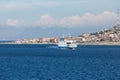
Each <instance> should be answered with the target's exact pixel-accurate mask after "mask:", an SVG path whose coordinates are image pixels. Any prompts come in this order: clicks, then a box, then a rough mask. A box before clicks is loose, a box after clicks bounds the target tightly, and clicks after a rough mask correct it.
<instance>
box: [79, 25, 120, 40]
mask: <svg viewBox="0 0 120 80" xmlns="http://www.w3.org/2000/svg"><path fill="white" fill-rule="evenodd" d="M79 38H80V39H81V41H80V42H119V41H120V25H116V26H114V27H113V28H110V29H105V30H101V31H99V32H94V33H84V34H82V35H79Z"/></svg>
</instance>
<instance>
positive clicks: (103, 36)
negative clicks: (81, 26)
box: [14, 25, 120, 44]
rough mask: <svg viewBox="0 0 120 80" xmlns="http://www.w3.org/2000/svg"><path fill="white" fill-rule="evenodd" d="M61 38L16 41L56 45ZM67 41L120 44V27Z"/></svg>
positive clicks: (69, 38) (66, 38)
mask: <svg viewBox="0 0 120 80" xmlns="http://www.w3.org/2000/svg"><path fill="white" fill-rule="evenodd" d="M59 40H60V37H53V38H36V39H20V40H17V41H15V42H14V43H16V44H56V43H58V42H59ZM65 40H75V41H76V43H78V44H85V43H87V44H88V43H106V44H107V43H116V42H117V43H118V42H120V25H116V26H114V27H112V28H110V29H104V30H101V31H98V32H94V33H83V34H81V35H79V36H78V37H65Z"/></svg>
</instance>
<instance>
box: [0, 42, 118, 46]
mask: <svg viewBox="0 0 120 80" xmlns="http://www.w3.org/2000/svg"><path fill="white" fill-rule="evenodd" d="M0 44H17V45H23V44H46V45H47V44H57V43H19V44H18V43H15V42H4V43H1V42H0ZM77 44H78V45H118V46H120V42H85V43H77Z"/></svg>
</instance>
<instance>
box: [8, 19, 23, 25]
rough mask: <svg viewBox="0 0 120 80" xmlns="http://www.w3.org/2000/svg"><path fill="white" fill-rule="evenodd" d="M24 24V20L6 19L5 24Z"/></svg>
mask: <svg viewBox="0 0 120 80" xmlns="http://www.w3.org/2000/svg"><path fill="white" fill-rule="evenodd" d="M23 24H24V20H16V19H8V20H7V21H6V25H8V26H20V25H23Z"/></svg>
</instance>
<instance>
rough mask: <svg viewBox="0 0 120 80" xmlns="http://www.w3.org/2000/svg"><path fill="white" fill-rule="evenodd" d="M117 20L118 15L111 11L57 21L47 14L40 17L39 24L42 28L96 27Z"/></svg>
mask: <svg viewBox="0 0 120 80" xmlns="http://www.w3.org/2000/svg"><path fill="white" fill-rule="evenodd" d="M116 19H117V15H116V13H114V12H110V11H104V12H103V13H101V14H98V15H95V14H92V13H85V14H84V15H83V16H79V15H75V16H70V17H63V18H62V19H57V18H54V17H52V16H49V15H46V14H45V15H42V16H41V17H40V20H39V21H38V22H37V24H38V25H41V26H43V25H44V26H51V25H52V26H55V25H57V26H89V25H91V26H92V25H93V26H95V25H104V24H110V23H114V21H115V20H116Z"/></svg>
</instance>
